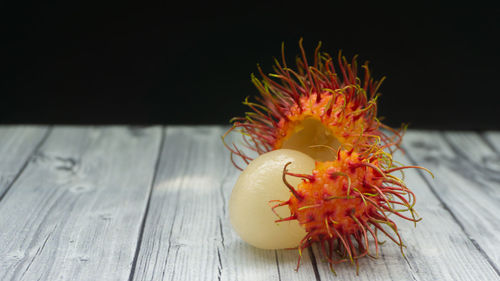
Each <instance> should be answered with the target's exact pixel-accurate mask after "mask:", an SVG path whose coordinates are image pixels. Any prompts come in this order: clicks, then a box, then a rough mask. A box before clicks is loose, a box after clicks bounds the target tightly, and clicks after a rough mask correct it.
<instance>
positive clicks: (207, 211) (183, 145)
mask: <svg viewBox="0 0 500 281" xmlns="http://www.w3.org/2000/svg"><path fill="white" fill-rule="evenodd" d="M226 129H227V128H224V127H218V126H173V127H168V128H166V129H165V130H162V129H161V128H160V127H152V128H142V129H139V128H135V129H130V128H126V127H99V128H88V127H79V128H78V127H55V128H54V129H53V130H52V131H48V130H47V128H43V127H7V128H6V127H0V153H1V154H0V155H2V157H0V158H2V159H0V183H1V184H2V186H0V192H2V187H3V188H4V189H3V190H5V189H6V188H5V186H7V189H8V192H6V193H5V196H4V197H3V198H2V195H1V193H0V199H2V200H0V280H51V281H52V280H127V279H129V280H190V281H191V280H228V281H232V280H252V281H253V280H283V281H284V280H500V277H499V276H500V275H499V272H498V264H499V261H498V259H499V256H498V255H499V254H498V253H500V242H499V239H500V229H499V227H500V221H499V219H498V216H497V217H495V214H498V212H500V133H498V132H487V133H485V134H483V135H479V134H476V133H472V132H462V133H458V132H446V133H437V132H426V131H411V130H410V131H409V132H408V133H407V134H406V136H405V140H404V143H403V147H404V148H405V149H406V151H407V154H406V155H402V154H400V153H398V154H396V155H395V159H396V160H398V161H400V162H403V163H405V164H414V163H415V164H418V165H421V166H424V167H427V168H430V169H431V170H432V171H433V172H434V173H435V175H436V178H435V179H432V178H431V177H430V176H428V175H427V174H426V173H425V172H422V171H417V170H413V169H412V170H407V172H405V181H406V183H407V185H408V187H410V188H411V189H412V190H413V191H414V192H415V194H416V198H417V205H416V210H417V211H418V213H419V214H420V215H421V217H423V221H421V222H419V223H418V224H417V227H416V228H414V226H413V224H412V223H410V222H407V221H404V220H401V219H399V218H394V220H395V221H396V222H397V223H398V227H399V231H400V233H401V235H402V236H403V240H404V241H405V244H406V246H407V248H406V249H405V254H406V258H404V257H403V256H402V255H401V252H400V249H399V247H398V246H397V245H395V244H394V243H392V242H391V241H390V240H389V239H386V238H384V237H383V235H382V234H381V238H382V240H385V241H387V243H385V244H384V245H382V246H381V256H380V257H379V258H378V259H371V258H364V259H362V260H360V268H359V276H356V272H355V271H356V268H355V266H352V265H350V264H347V263H344V264H340V265H337V266H335V270H336V272H337V276H335V275H334V274H333V273H332V272H330V269H329V267H328V264H327V262H326V261H325V260H324V259H323V258H322V256H321V255H320V254H319V251H318V249H317V248H314V249H313V252H312V253H309V251H304V252H303V256H302V263H301V266H300V269H299V271H298V272H296V271H295V270H294V269H295V267H296V263H297V258H298V252H297V251H296V250H279V251H273V250H259V249H256V248H254V247H252V246H249V245H248V244H246V243H245V242H243V241H242V240H241V239H240V238H239V237H238V235H237V234H236V233H235V232H234V231H233V229H232V227H231V225H230V222H229V214H228V210H227V205H228V201H229V198H230V195H231V191H232V188H233V186H234V184H235V183H236V180H237V178H238V176H239V174H240V172H239V171H238V170H237V169H236V168H234V166H233V165H232V163H231V161H230V159H229V153H228V152H227V151H226V149H225V148H224V147H223V145H222V143H221V140H220V136H221V135H222V134H223V133H224V132H225V130H226ZM48 132H50V133H48ZM162 132H163V133H162ZM232 140H235V141H236V142H237V141H238V140H239V136H238V135H237V134H236V135H235V136H234V138H232V137H230V139H229V142H231V141H232ZM35 151H36V152H35ZM33 152H35V153H34V154H33ZM16 155H19V157H16ZM9 186H10V188H9ZM393 217H394V216H393ZM371 250H372V252H374V248H372V249H371Z"/></svg>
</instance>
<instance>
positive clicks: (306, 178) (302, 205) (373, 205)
mask: <svg viewBox="0 0 500 281" xmlns="http://www.w3.org/2000/svg"><path fill="white" fill-rule="evenodd" d="M288 164H291V163H287V165H285V167H284V169H283V181H284V182H285V184H286V185H287V187H288V188H289V190H290V192H291V196H290V198H289V199H288V200H287V201H281V202H279V203H278V204H276V205H275V206H274V207H273V209H275V208H277V207H282V206H286V205H288V208H289V209H290V213H291V215H290V216H289V217H286V218H281V219H278V220H276V222H281V221H290V220H297V221H298V222H299V224H300V225H302V226H303V227H304V228H305V230H306V232H307V235H305V236H304V238H303V239H302V240H301V242H300V246H299V253H301V252H302V249H304V248H306V247H308V246H309V245H310V244H311V243H313V242H319V245H320V248H321V252H322V253H323V255H324V256H325V257H326V258H327V260H328V263H329V264H330V266H331V268H332V270H333V265H334V264H337V263H341V262H345V261H351V262H355V263H356V267H357V265H358V259H359V258H361V257H363V256H366V255H369V248H370V245H369V236H371V237H372V238H373V240H374V243H375V251H376V256H378V251H379V250H378V248H379V239H378V237H377V234H376V233H377V231H381V232H383V233H384V234H385V235H387V236H388V237H389V238H390V240H392V241H394V242H395V243H396V244H398V245H399V246H400V247H401V252H402V253H403V242H402V240H401V236H400V235H399V233H398V229H397V226H396V224H395V222H394V221H393V220H391V219H390V218H389V215H390V214H394V215H396V216H398V217H400V218H403V219H406V220H409V221H412V222H415V223H416V222H418V221H419V220H420V218H417V216H416V212H415V210H414V209H413V207H414V205H415V195H414V193H413V192H412V191H411V190H410V189H408V188H407V187H406V186H405V184H404V183H403V181H402V180H401V179H399V178H397V177H395V176H393V175H391V173H392V172H394V171H399V170H402V169H407V168H421V167H415V166H401V167H396V166H394V165H393V163H392V160H391V156H390V155H388V154H386V153H383V152H381V153H378V154H377V153H375V154H370V155H368V156H367V155H363V154H359V153H357V152H354V151H353V149H351V150H349V151H346V150H340V149H339V150H338V151H337V158H336V159H335V160H333V161H327V162H316V166H315V168H314V170H313V171H312V174H297V173H291V172H289V171H288V170H287V166H288ZM287 176H292V177H298V178H302V179H303V181H302V183H300V184H299V185H298V186H297V187H296V188H295V187H294V186H292V185H291V184H289V183H288V180H287ZM406 211H407V212H409V213H410V216H406V215H404V214H402V213H403V212H406ZM382 225H386V226H388V227H389V228H390V229H392V231H393V232H394V233H393V234H390V233H389V232H388V231H387V229H386V228H384V227H382ZM335 256H338V258H335ZM299 264H300V258H299ZM299 264H298V265H297V268H298V266H299Z"/></svg>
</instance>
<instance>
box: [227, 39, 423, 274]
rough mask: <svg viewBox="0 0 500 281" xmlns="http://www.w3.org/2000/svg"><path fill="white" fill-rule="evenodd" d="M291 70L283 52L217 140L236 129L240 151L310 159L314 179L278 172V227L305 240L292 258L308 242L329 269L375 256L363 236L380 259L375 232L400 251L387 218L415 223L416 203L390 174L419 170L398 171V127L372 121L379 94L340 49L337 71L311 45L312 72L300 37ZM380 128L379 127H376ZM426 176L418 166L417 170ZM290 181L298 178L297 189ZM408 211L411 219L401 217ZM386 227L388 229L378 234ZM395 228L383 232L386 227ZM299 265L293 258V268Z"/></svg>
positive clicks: (366, 74) (366, 71) (376, 84)
mask: <svg viewBox="0 0 500 281" xmlns="http://www.w3.org/2000/svg"><path fill="white" fill-rule="evenodd" d="M299 46H300V51H301V57H298V58H297V63H296V64H297V70H293V69H291V68H289V67H288V65H287V63H286V61H285V55H284V47H283V45H282V62H281V63H280V62H278V60H276V61H275V66H274V71H275V73H274V74H269V75H265V74H264V73H263V72H262V70H261V69H260V67H259V73H260V75H261V76H262V79H261V80H259V79H257V78H256V77H255V76H254V75H252V82H253V83H254V84H255V86H256V87H257V89H258V90H259V93H260V96H259V97H257V98H256V100H257V101H256V102H250V101H248V99H246V100H245V101H244V104H246V105H248V106H249V107H250V108H251V110H252V111H251V112H247V113H246V115H245V116H244V117H237V118H233V120H232V122H233V126H232V128H230V129H229V130H228V131H227V132H226V134H225V135H224V136H223V141H224V139H225V137H226V136H227V135H228V134H229V133H230V132H232V131H234V130H239V131H240V133H241V134H242V137H243V142H244V144H243V145H244V146H245V148H246V149H247V150H248V149H250V150H251V151H253V152H255V153H256V154H258V155H260V154H263V153H265V152H268V151H271V150H276V149H280V148H287V149H294V150H298V151H301V152H303V153H305V154H308V155H309V156H311V157H312V158H313V159H315V160H316V167H315V169H314V171H311V174H309V175H307V174H301V175H298V174H293V173H289V172H288V171H287V169H286V168H287V166H285V167H284V170H283V181H284V182H285V184H287V186H288V188H289V189H290V192H291V196H290V199H289V200H288V201H283V202H278V204H277V205H275V206H274V207H273V210H274V209H275V208H277V207H282V206H288V208H289V209H290V212H291V216H290V217H287V218H279V219H278V220H277V222H281V221H287V220H298V222H299V223H300V224H301V225H302V226H303V227H304V228H305V229H306V232H307V235H306V236H305V237H304V239H302V241H301V243H300V245H299V254H300V255H301V252H302V250H303V249H304V248H306V247H308V246H309V245H311V243H318V244H319V246H320V248H321V252H322V253H323V254H324V256H325V257H326V258H327V260H328V262H329V264H330V266H331V268H332V270H333V265H334V264H337V263H341V262H346V261H350V262H352V263H355V264H356V266H357V265H358V259H359V258H361V257H364V256H373V255H371V254H370V253H369V249H370V245H369V241H370V240H371V239H370V237H371V238H372V239H373V241H374V243H375V251H376V253H375V256H378V251H379V249H378V248H379V240H378V238H377V232H378V231H380V232H382V233H384V234H385V235H387V236H388V237H389V238H390V240H392V241H394V242H395V243H396V244H397V245H399V246H400V247H401V252H403V250H402V249H403V242H402V240H401V236H400V234H399V233H398V229H397V226H396V224H395V223H394V221H393V220H391V219H390V218H389V215H390V214H394V215H396V216H398V217H401V218H403V219H406V220H409V221H413V222H415V223H416V222H417V221H419V220H420V219H419V218H417V217H416V212H415V211H414V209H413V207H414V204H415V196H414V194H413V192H411V190H410V189H408V188H407V187H406V186H405V184H404V182H403V181H402V180H401V179H399V178H397V177H396V176H394V175H391V173H393V172H395V171H400V170H403V169H407V168H421V167H416V166H398V165H396V164H395V163H394V162H393V160H392V154H393V152H394V151H395V150H397V149H399V144H400V142H401V139H402V136H403V133H402V132H403V131H404V130H403V128H402V129H399V130H396V129H392V128H390V127H388V126H386V125H384V124H382V123H381V122H380V121H379V119H378V118H377V98H378V96H379V93H378V89H379V86H380V84H381V82H382V80H383V79H382V80H381V81H375V80H374V79H373V78H372V77H371V74H370V71H369V69H368V63H365V64H364V65H362V67H361V68H362V69H363V70H364V73H363V75H362V78H360V77H358V65H357V62H356V57H355V58H353V60H352V61H351V62H348V61H347V59H346V58H345V57H343V56H342V55H341V53H340V52H339V55H338V59H337V66H335V63H334V60H333V58H332V57H331V56H330V55H328V54H327V53H321V52H320V46H321V44H319V45H318V47H317V48H316V50H315V52H314V60H313V63H312V65H309V62H308V60H307V58H306V55H305V51H304V48H303V46H302V40H301V41H299ZM383 129H385V130H383ZM224 145H225V146H226V147H227V148H228V149H229V151H230V152H231V160H232V161H233V164H234V165H235V166H236V167H237V168H238V169H240V170H242V168H241V167H239V166H238V165H237V164H236V162H235V161H234V158H233V157H234V155H236V156H238V157H240V158H241V159H242V160H243V161H244V162H245V163H246V164H248V163H249V162H250V161H251V160H253V157H252V156H250V155H248V153H246V152H244V149H242V148H240V147H238V146H237V145H235V144H234V143H232V144H231V145H230V144H227V143H226V142H225V141H224ZM422 169H424V168H422ZM287 176H295V177H301V178H302V179H303V181H302V183H301V184H300V185H299V186H298V187H297V188H294V187H293V186H291V185H289V184H288V183H287V180H286V177H287ZM404 212H409V213H410V216H406V215H404V214H403V213H404ZM384 225H385V226H386V227H384ZM387 227H388V228H389V229H392V231H393V234H390V233H389V231H388V228H387ZM299 265H300V258H299V261H298V265H297V268H298V266H299Z"/></svg>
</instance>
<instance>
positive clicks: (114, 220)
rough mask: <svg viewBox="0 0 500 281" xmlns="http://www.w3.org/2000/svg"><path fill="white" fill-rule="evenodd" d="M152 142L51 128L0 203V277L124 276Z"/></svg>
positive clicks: (154, 134) (157, 135)
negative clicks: (44, 140) (43, 141)
mask: <svg viewBox="0 0 500 281" xmlns="http://www.w3.org/2000/svg"><path fill="white" fill-rule="evenodd" d="M160 140H161V128H159V127H155V128H146V129H128V128H124V127H120V128H116V127H101V128H82V127H79V128H76V127H57V128H55V129H54V130H53V131H52V132H51V134H50V136H49V137H48V139H47V140H46V142H45V143H44V144H43V145H42V146H41V147H40V149H39V150H38V152H37V154H36V156H35V157H34V158H33V159H32V160H31V161H30V162H29V164H28V166H27V167H26V169H25V171H24V172H23V174H22V175H21V176H20V177H19V178H18V180H17V181H16V182H15V184H14V185H13V186H12V188H11V190H10V191H9V192H8V194H7V196H6V197H5V198H4V200H3V202H2V204H0V214H2V215H1V216H0V230H1V232H0V268H1V270H0V279H1V280H126V279H127V278H129V274H130V270H131V267H132V262H133V259H134V254H135V250H136V244H137V240H138V236H139V229H140V223H141V221H142V218H143V215H144V211H145V207H146V203H147V199H148V196H149V194H150V187H151V183H152V180H153V174H154V171H155V163H156V160H157V157H158V150H159V146H160V145H159V144H160Z"/></svg>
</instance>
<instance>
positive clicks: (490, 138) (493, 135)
mask: <svg viewBox="0 0 500 281" xmlns="http://www.w3.org/2000/svg"><path fill="white" fill-rule="evenodd" d="M484 138H485V139H486V141H487V142H488V144H489V145H491V146H492V147H493V149H494V150H495V152H496V153H497V155H498V154H500V131H488V132H485V133H484ZM493 163H494V164H493V165H495V164H498V163H499V161H498V158H496V159H494V161H493ZM495 166H496V165H495Z"/></svg>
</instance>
